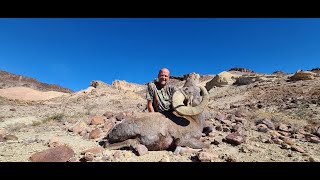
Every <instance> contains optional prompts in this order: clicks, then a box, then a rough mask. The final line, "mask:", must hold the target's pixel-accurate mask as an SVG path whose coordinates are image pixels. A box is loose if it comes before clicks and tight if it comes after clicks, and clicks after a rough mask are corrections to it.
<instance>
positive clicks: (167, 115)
mask: <svg viewBox="0 0 320 180" xmlns="http://www.w3.org/2000/svg"><path fill="white" fill-rule="evenodd" d="M199 77H200V76H199V75H198V74H195V73H191V74H190V75H189V76H188V78H187V80H186V83H185V84H184V86H183V87H182V88H180V89H179V90H177V91H176V92H175V93H174V95H173V98H172V101H173V102H172V105H173V109H174V111H175V112H174V113H172V112H164V113H158V112H154V113H135V115H134V116H132V117H128V118H127V119H125V120H123V121H122V122H121V123H119V124H117V125H116V126H115V127H114V128H113V129H112V130H111V131H110V133H109V134H108V136H107V139H108V142H106V143H105V147H106V148H109V149H120V148H122V147H128V146H134V145H137V144H143V145H145V146H146V147H147V148H148V150H174V149H175V148H176V147H178V146H186V147H190V148H194V149H201V148H204V147H208V145H206V144H204V143H203V142H201V141H200V138H201V136H202V130H203V124H204V116H203V110H204V109H205V107H206V106H207V104H208V92H207V90H206V89H205V87H203V86H199V85H198V83H199ZM200 93H202V97H201V96H200ZM186 101H187V106H186V105H185V104H184V102H186Z"/></svg>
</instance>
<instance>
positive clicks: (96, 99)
mask: <svg viewBox="0 0 320 180" xmlns="http://www.w3.org/2000/svg"><path fill="white" fill-rule="evenodd" d="M206 82H208V81H206ZM206 82H202V84H203V85H204V84H205V83H206ZM180 84H183V83H181V82H180V83H179V85H180ZM319 87H320V79H319V78H316V79H314V80H308V81H296V82H289V81H287V77H286V76H283V77H280V78H278V79H276V81H271V82H268V81H266V82H253V83H250V84H247V85H241V86H236V85H230V86H225V87H215V88H213V89H211V90H210V91H209V96H210V100H209V104H208V107H207V110H208V111H209V112H210V117H209V118H208V119H207V120H206V121H207V122H208V123H209V124H211V125H212V126H213V127H214V129H213V131H212V132H211V133H209V134H203V137H202V138H201V139H202V140H203V141H204V142H207V143H208V144H210V147H209V148H207V149H201V150H200V151H198V152H195V151H193V152H192V151H190V152H185V153H182V154H175V153H174V152H172V151H148V152H147V153H146V154H144V155H142V156H139V155H137V154H136V153H135V152H134V151H133V150H132V149H130V148H128V149H121V150H109V149H103V150H102V151H100V152H98V153H96V154H94V156H93V158H92V159H90V160H87V161H93V162H160V161H161V162H193V161H210V162H295V161H297V162H314V161H319V159H320V151H319V149H320V140H319V135H320V134H318V133H320V130H319V114H320V107H319V105H320V98H319V97H320V96H319V93H318V92H319V91H318V89H319ZM139 88H141V86H140V87H139ZM144 92H145V91H140V92H132V91H129V90H122V89H119V88H118V89H117V88H113V87H97V88H94V87H89V88H88V89H85V90H82V91H78V92H75V93H59V92H39V91H36V90H32V89H30V88H25V87H15V88H10V89H0V96H2V97H1V98H0V161H1V162H29V161H30V159H29V158H30V156H31V155H33V154H34V153H36V152H40V151H42V150H46V149H50V148H52V146H54V145H53V144H54V143H53V141H54V142H56V143H57V144H60V145H61V144H66V145H67V146H69V147H70V148H71V149H72V150H73V151H74V155H73V156H72V158H71V159H69V161H71V162H79V161H81V160H82V159H83V158H84V156H85V155H84V154H83V153H81V152H82V151H83V150H85V149H88V148H93V147H101V146H100V145H99V142H100V141H101V140H102V139H103V138H104V137H105V136H106V135H107V132H108V130H110V127H109V126H108V125H106V123H107V122H108V119H107V118H106V116H107V115H104V114H105V113H106V112H109V113H112V114H114V115H117V114H119V113H123V112H124V113H127V114H130V113H131V114H132V113H135V112H145V111H146V99H145V96H144ZM96 116H99V117H103V119H104V122H103V123H102V124H97V125H90V122H91V121H92V119H93V118H94V117H96ZM221 116H222V117H224V118H223V119H221ZM264 118H265V119H267V120H269V122H272V123H273V124H274V127H275V128H274V129H272V128H267V129H266V128H265V126H264V125H260V126H259V125H258V124H259V123H257V121H258V120H261V119H264ZM111 119H112V118H111ZM239 119H240V120H239ZM225 120H228V121H225ZM239 121H241V123H238V122H239ZM79 122H84V123H85V124H86V127H85V128H84V129H82V130H81V131H80V132H79V133H77V132H75V131H70V128H71V127H74V126H75V125H76V124H77V123H79ZM236 124H238V125H239V124H240V125H241V126H242V127H243V128H244V130H245V141H244V142H242V143H240V144H239V145H234V144H232V143H228V142H226V141H225V138H226V136H227V135H229V134H230V133H232V131H233V129H234V126H235V125H236ZM266 124H268V123H266ZM94 129H100V134H99V135H98V136H97V137H95V138H90V133H91V132H92V131H93V130H94ZM50 146H51V147H50Z"/></svg>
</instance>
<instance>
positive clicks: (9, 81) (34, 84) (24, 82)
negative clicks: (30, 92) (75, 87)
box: [0, 70, 73, 93]
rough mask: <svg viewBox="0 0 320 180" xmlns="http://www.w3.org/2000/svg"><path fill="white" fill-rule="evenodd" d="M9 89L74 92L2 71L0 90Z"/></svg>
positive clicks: (0, 73)
mask: <svg viewBox="0 0 320 180" xmlns="http://www.w3.org/2000/svg"><path fill="white" fill-rule="evenodd" d="M9 87H29V88H32V89H35V90H39V91H58V92H64V93H71V92H73V91H72V90H71V89H68V88H64V87H61V86H59V85H56V84H47V83H43V82H40V81H38V80H36V79H34V78H30V77H26V76H21V75H17V74H13V73H9V72H6V71H3V70H0V89H6V88H9Z"/></svg>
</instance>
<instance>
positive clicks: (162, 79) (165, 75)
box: [158, 68, 170, 87]
mask: <svg viewBox="0 0 320 180" xmlns="http://www.w3.org/2000/svg"><path fill="white" fill-rule="evenodd" d="M169 78H170V71H169V69H167V68H162V69H160V71H159V74H158V79H159V84H160V86H161V87H164V86H165V85H166V84H167V83H168V81H169Z"/></svg>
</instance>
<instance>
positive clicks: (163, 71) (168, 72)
mask: <svg viewBox="0 0 320 180" xmlns="http://www.w3.org/2000/svg"><path fill="white" fill-rule="evenodd" d="M161 73H167V74H168V75H170V71H169V69H167V68H162V69H160V71H159V74H161ZM159 74H158V75H159Z"/></svg>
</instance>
